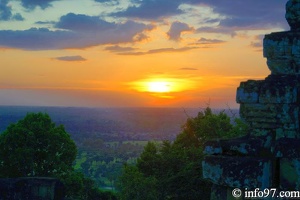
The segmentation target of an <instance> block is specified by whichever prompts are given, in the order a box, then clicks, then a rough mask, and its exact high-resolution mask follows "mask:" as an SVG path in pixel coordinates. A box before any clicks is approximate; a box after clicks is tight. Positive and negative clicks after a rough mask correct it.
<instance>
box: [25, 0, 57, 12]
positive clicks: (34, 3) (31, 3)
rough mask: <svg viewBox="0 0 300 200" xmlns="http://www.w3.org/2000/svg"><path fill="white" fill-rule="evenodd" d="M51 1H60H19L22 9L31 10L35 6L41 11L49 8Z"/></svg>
mask: <svg viewBox="0 0 300 200" xmlns="http://www.w3.org/2000/svg"><path fill="white" fill-rule="evenodd" d="M53 1H60V0H21V3H22V6H23V7H24V8H27V9H30V10H32V9H34V8H36V7H37V6H39V7H41V8H42V9H46V8H47V7H50V6H51V3H52V2H53Z"/></svg>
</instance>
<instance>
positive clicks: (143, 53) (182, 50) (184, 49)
mask: <svg viewBox="0 0 300 200" xmlns="http://www.w3.org/2000/svg"><path fill="white" fill-rule="evenodd" d="M193 49H198V47H182V48H178V49H175V48H161V49H151V50H149V51H145V52H124V53H119V55H137V56H139V55H146V54H156V53H168V52H184V51H190V50H193Z"/></svg>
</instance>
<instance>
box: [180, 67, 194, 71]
mask: <svg viewBox="0 0 300 200" xmlns="http://www.w3.org/2000/svg"><path fill="white" fill-rule="evenodd" d="M179 70H186V71H195V70H198V69H197V68H192V67H183V68H180V69H179Z"/></svg>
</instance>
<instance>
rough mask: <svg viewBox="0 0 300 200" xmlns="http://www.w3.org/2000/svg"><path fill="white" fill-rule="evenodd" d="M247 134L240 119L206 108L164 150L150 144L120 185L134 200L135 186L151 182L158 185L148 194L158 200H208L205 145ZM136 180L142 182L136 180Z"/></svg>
mask: <svg viewBox="0 0 300 200" xmlns="http://www.w3.org/2000/svg"><path fill="white" fill-rule="evenodd" d="M246 132H247V126H246V125H244V124H243V123H242V122H241V120H236V121H235V123H231V119H230V117H229V116H227V115H226V113H225V112H220V113H218V114H214V113H213V112H212V110H211V109H210V108H206V109H205V110H204V112H199V113H198V115H197V116H196V117H193V118H191V117H190V118H188V119H187V121H186V123H185V124H184V126H183V129H182V132H181V133H180V134H179V135H177V137H176V139H175V141H174V142H170V141H164V142H163V144H162V145H161V147H157V145H155V144H154V143H152V142H149V143H148V144H147V145H146V146H145V148H144V151H143V152H142V154H141V155H140V157H139V158H138V160H137V165H136V168H134V169H135V171H128V168H127V170H126V169H125V170H124V172H125V173H126V174H122V176H121V177H123V179H124V177H126V181H121V185H122V184H123V186H122V187H123V188H126V194H130V195H131V196H130V198H132V199H134V198H136V196H135V195H138V194H139V193H135V192H133V191H132V190H133V189H131V188H134V185H133V184H134V183H135V182H143V181H146V180H149V179H152V180H156V184H154V185H152V187H148V189H147V192H150V191H149V190H150V189H152V190H153V191H152V192H151V193H152V194H156V196H157V198H158V199H161V200H164V199H173V200H176V199H178V200H180V199H189V200H197V199H209V196H210V187H211V185H210V183H208V182H206V181H205V180H203V179H202V166H201V162H202V160H203V156H204V155H203V146H204V143H205V142H206V141H207V140H210V139H216V138H219V139H225V138H230V137H236V136H241V135H242V134H245V133H246ZM124 172H123V173H124ZM129 172H131V173H129ZM133 172H134V173H133ZM137 177H138V180H139V181H136V180H137ZM138 191H139V190H138ZM123 194H125V193H121V197H122V195H123ZM124 199H126V198H124Z"/></svg>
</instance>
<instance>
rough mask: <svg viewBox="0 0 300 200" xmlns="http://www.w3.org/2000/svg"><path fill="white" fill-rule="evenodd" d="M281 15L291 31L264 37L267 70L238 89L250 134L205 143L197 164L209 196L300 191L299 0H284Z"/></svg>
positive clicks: (243, 83) (241, 112) (225, 197)
mask: <svg viewBox="0 0 300 200" xmlns="http://www.w3.org/2000/svg"><path fill="white" fill-rule="evenodd" d="M286 19H287V21H288V23H289V25H290V27H291V30H290V31H285V32H278V33H271V34H268V35H266V36H265V38H264V51H263V54H264V57H266V58H267V65H268V67H269V69H270V71H271V74H270V75H269V76H268V77H267V78H265V80H259V81H255V80H248V81H246V82H242V83H241V84H240V86H239V87H238V89H237V96H236V100H237V103H239V104H240V116H241V118H242V119H243V120H244V121H245V122H246V123H248V124H249V127H250V131H249V133H247V136H245V137H242V138H237V139H232V140H221V141H209V142H207V143H206V146H205V153H206V155H207V156H206V157H205V158H204V160H203V163H202V166H203V177H204V178H205V179H208V180H210V181H211V182H212V183H213V184H214V186H213V191H214V192H212V195H211V199H224V200H228V199H235V198H233V195H232V194H231V191H232V190H233V188H239V189H241V190H242V191H243V190H245V189H247V190H253V189H255V188H260V189H261V190H263V189H265V188H269V189H270V188H277V189H278V191H280V190H300V124H299V123H300V121H299V119H300V111H299V109H300V0H289V1H288V2H287V4H286ZM217 193H219V194H222V195H224V196H220V195H219V194H217ZM242 196H243V194H242Z"/></svg>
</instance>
